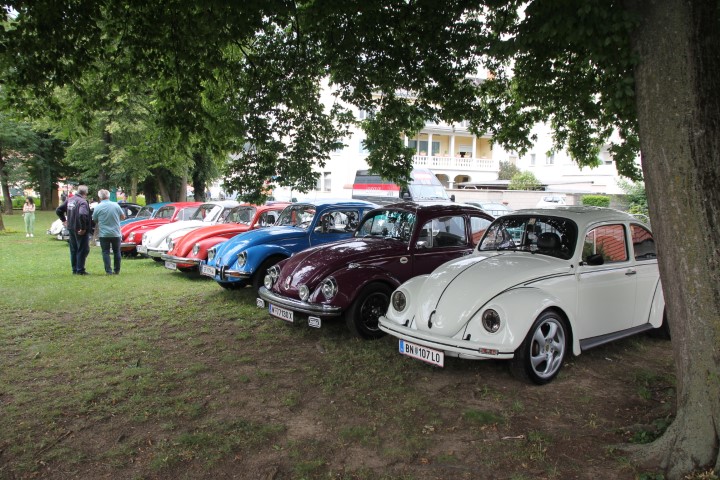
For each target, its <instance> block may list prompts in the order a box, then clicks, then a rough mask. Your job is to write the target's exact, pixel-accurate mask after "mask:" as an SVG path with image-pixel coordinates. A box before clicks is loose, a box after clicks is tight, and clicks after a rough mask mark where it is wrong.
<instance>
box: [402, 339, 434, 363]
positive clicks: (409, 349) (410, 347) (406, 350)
mask: <svg viewBox="0 0 720 480" xmlns="http://www.w3.org/2000/svg"><path fill="white" fill-rule="evenodd" d="M400 353H402V354H403V355H407V356H408V357H412V358H416V359H418V360H422V361H423V362H427V363H430V364H432V365H437V366H438V367H443V366H444V365H445V353H444V352H441V351H439V350H433V349H432V348H427V347H423V346H422V345H415V344H414V343H410V342H406V341H405V340H400Z"/></svg>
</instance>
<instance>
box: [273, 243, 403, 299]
mask: <svg viewBox="0 0 720 480" xmlns="http://www.w3.org/2000/svg"><path fill="white" fill-rule="evenodd" d="M408 254H409V252H408V245H407V243H405V242H403V241H400V240H389V239H384V238H351V239H348V240H340V241H337V242H330V243H326V244H323V245H319V246H317V247H313V248H310V249H307V250H304V251H302V252H300V253H297V254H295V255H293V256H292V257H290V258H289V259H287V260H286V261H285V262H283V264H282V269H281V272H280V277H281V278H285V277H287V276H288V275H292V282H291V285H293V286H296V285H300V284H305V285H308V286H310V287H311V288H314V287H315V285H317V284H318V283H319V282H320V281H322V280H323V279H325V278H326V277H327V276H328V275H330V274H332V273H333V272H335V271H337V270H339V269H341V268H344V267H347V265H349V264H351V263H356V264H358V265H368V264H373V263H377V262H381V263H385V262H386V261H389V260H390V259H391V258H393V257H397V256H400V255H408ZM278 284H284V282H278Z"/></svg>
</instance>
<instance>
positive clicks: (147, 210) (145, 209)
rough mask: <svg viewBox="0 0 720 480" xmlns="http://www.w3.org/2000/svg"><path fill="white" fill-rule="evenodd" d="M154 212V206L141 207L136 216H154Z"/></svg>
mask: <svg viewBox="0 0 720 480" xmlns="http://www.w3.org/2000/svg"><path fill="white" fill-rule="evenodd" d="M152 213H153V207H148V206H144V207H142V208H141V209H140V211H139V212H138V213H137V215H135V218H150V217H152Z"/></svg>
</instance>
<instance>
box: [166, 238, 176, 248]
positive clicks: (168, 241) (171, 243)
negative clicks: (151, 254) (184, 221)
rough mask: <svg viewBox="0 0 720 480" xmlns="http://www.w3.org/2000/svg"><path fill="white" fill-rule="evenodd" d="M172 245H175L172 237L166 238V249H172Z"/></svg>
mask: <svg viewBox="0 0 720 480" xmlns="http://www.w3.org/2000/svg"><path fill="white" fill-rule="evenodd" d="M173 246H175V242H173V239H172V238H168V240H167V248H168V251H170V250H172V249H173Z"/></svg>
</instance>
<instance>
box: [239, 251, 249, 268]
mask: <svg viewBox="0 0 720 480" xmlns="http://www.w3.org/2000/svg"><path fill="white" fill-rule="evenodd" d="M246 263H247V253H246V252H240V253H239V254H238V259H237V264H238V267H240V268H242V267H244V266H245V264H246Z"/></svg>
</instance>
